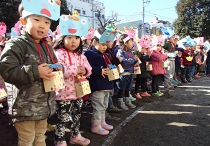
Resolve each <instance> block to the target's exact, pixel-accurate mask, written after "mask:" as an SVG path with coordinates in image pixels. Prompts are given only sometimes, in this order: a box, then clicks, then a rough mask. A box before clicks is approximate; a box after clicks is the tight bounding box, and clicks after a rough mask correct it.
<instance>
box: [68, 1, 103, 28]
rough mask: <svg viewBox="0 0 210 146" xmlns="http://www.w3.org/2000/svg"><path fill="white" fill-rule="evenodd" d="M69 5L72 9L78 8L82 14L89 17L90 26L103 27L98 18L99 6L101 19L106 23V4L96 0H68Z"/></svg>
mask: <svg viewBox="0 0 210 146" xmlns="http://www.w3.org/2000/svg"><path fill="white" fill-rule="evenodd" d="M67 5H68V8H69V10H70V11H72V12H73V11H74V10H78V11H79V13H80V16H84V17H87V19H88V22H89V26H91V27H92V28H95V29H96V28H98V27H101V24H100V22H99V21H98V18H97V14H98V12H96V11H97V7H96V6H98V7H99V8H100V9H102V10H101V20H102V22H103V24H104V20H105V7H104V4H103V3H101V2H98V1H96V0H67Z"/></svg>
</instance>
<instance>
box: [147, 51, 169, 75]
mask: <svg viewBox="0 0 210 146" xmlns="http://www.w3.org/2000/svg"><path fill="white" fill-rule="evenodd" d="M151 58H152V61H151V62H152V68H153V70H152V71H151V75H160V74H166V70H165V68H163V67H162V62H163V61H166V59H167V58H168V56H167V55H166V54H163V53H162V52H159V51H157V50H154V51H153V52H152V54H151Z"/></svg>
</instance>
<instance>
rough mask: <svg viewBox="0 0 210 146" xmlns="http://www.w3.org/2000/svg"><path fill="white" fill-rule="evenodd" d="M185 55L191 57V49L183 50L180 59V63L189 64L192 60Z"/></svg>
mask: <svg viewBox="0 0 210 146" xmlns="http://www.w3.org/2000/svg"><path fill="white" fill-rule="evenodd" d="M186 57H193V55H192V52H191V50H190V49H189V50H185V51H184V52H182V59H181V64H182V65H184V66H191V65H192V61H188V60H187V59H186Z"/></svg>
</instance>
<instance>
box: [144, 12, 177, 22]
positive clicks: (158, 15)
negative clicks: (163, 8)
mask: <svg viewBox="0 0 210 146" xmlns="http://www.w3.org/2000/svg"><path fill="white" fill-rule="evenodd" d="M147 13H150V14H153V15H155V16H159V17H162V18H166V19H170V20H175V18H174V19H173V18H169V17H165V16H161V15H158V14H155V13H151V12H147Z"/></svg>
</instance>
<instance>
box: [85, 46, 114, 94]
mask: <svg viewBox="0 0 210 146" xmlns="http://www.w3.org/2000/svg"><path fill="white" fill-rule="evenodd" d="M84 55H85V56H86V57H87V60H88V62H89V63H90V65H91V67H92V74H91V75H90V78H89V83H90V88H91V91H92V92H95V91H101V90H112V89H113V88H114V84H113V82H112V81H109V79H108V76H105V78H104V77H103V76H102V75H101V73H102V68H107V64H106V63H105V61H104V58H103V54H102V53H101V52H99V51H98V50H97V49H95V47H92V48H91V49H90V50H88V51H86V52H85V54H84Z"/></svg>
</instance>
